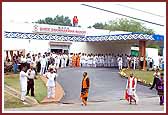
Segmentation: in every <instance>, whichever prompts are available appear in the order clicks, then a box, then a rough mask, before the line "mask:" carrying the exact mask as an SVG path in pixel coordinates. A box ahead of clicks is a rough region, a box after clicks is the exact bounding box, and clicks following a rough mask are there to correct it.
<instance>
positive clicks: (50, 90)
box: [44, 68, 57, 98]
mask: <svg viewBox="0 0 168 115" xmlns="http://www.w3.org/2000/svg"><path fill="white" fill-rule="evenodd" d="M44 76H45V77H46V78H47V79H48V80H47V84H46V86H47V97H48V98H55V86H56V77H57V74H56V73H54V70H53V69H52V68H50V70H49V72H48V73H46V74H45V75H44Z"/></svg>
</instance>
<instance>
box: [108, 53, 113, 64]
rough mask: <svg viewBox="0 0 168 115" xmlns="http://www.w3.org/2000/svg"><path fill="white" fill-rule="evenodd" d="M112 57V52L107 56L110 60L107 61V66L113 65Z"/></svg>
mask: <svg viewBox="0 0 168 115" xmlns="http://www.w3.org/2000/svg"><path fill="white" fill-rule="evenodd" d="M111 58H112V57H111V54H109V55H108V57H107V60H108V62H107V63H108V65H107V67H111Z"/></svg>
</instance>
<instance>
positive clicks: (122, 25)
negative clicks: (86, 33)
mask: <svg viewBox="0 0 168 115" xmlns="http://www.w3.org/2000/svg"><path fill="white" fill-rule="evenodd" d="M93 27H94V28H95V29H106V30H110V31H127V32H141V33H146V34H154V31H153V30H152V29H148V28H146V27H145V26H144V25H143V24H142V23H140V22H136V21H134V20H128V19H125V18H121V19H117V20H112V21H109V23H108V24H106V23H105V24H103V23H95V24H94V25H93Z"/></svg>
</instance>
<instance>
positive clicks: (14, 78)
mask: <svg viewBox="0 0 168 115" xmlns="http://www.w3.org/2000/svg"><path fill="white" fill-rule="evenodd" d="M4 83H5V84H7V85H9V86H11V87H13V88H15V89H16V90H18V91H20V81H19V74H11V75H5V79H4ZM29 94H30V92H29ZM46 96H47V88H46V86H45V83H44V82H43V81H42V80H41V79H40V77H37V79H35V99H36V100H37V101H38V102H39V103H40V102H41V101H42V100H43V99H44V97H46Z"/></svg>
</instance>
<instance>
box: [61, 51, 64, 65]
mask: <svg viewBox="0 0 168 115" xmlns="http://www.w3.org/2000/svg"><path fill="white" fill-rule="evenodd" d="M64 64H65V59H64V56H63V54H61V68H63V67H64Z"/></svg>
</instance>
